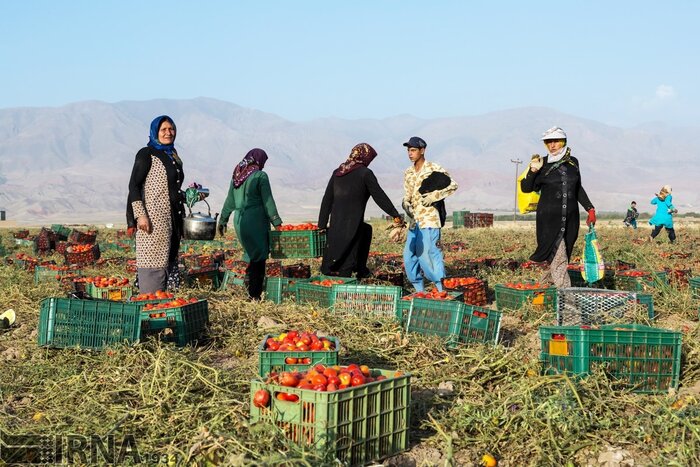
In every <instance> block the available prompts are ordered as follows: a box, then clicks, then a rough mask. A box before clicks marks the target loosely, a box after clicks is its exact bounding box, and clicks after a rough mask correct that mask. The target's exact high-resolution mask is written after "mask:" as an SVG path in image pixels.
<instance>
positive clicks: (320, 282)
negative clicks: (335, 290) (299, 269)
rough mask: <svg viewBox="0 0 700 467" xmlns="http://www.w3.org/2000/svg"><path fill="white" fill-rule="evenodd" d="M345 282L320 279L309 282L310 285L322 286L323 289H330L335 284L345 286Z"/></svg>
mask: <svg viewBox="0 0 700 467" xmlns="http://www.w3.org/2000/svg"><path fill="white" fill-rule="evenodd" d="M344 283H345V281H344V280H343V279H323V280H321V279H318V280H315V281H311V282H309V284H314V285H322V286H323V287H330V286H332V285H335V284H344Z"/></svg>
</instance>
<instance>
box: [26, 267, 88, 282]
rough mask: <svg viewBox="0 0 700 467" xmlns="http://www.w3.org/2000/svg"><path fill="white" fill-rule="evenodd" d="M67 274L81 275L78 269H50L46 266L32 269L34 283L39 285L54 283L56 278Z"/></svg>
mask: <svg viewBox="0 0 700 467" xmlns="http://www.w3.org/2000/svg"><path fill="white" fill-rule="evenodd" d="M67 274H75V275H76V276H79V275H81V274H82V272H81V271H80V269H69V270H63V269H51V268H49V267H47V266H41V265H36V266H35V267H34V283H35V284H39V283H41V282H56V276H61V277H63V276H65V275H67Z"/></svg>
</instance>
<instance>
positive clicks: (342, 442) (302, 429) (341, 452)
mask: <svg viewBox="0 0 700 467" xmlns="http://www.w3.org/2000/svg"><path fill="white" fill-rule="evenodd" d="M371 374H372V375H373V376H377V375H382V376H384V377H386V379H384V380H381V381H375V382H372V383H367V384H363V385H361V386H356V387H349V388H346V389H341V390H338V391H330V392H320V391H314V390H311V389H298V388H294V387H286V386H279V385H276V384H266V383H265V382H263V381H260V380H254V381H251V384H250V421H251V424H253V423H257V422H266V423H270V424H273V425H275V426H277V427H278V428H279V429H280V432H282V433H285V435H286V436H287V438H288V439H289V440H290V441H291V442H293V443H294V444H297V445H299V446H302V447H305V448H310V449H315V450H319V452H329V451H330V453H331V454H332V455H333V456H334V457H335V458H336V459H338V461H339V462H340V463H341V464H342V465H348V466H359V465H367V464H370V463H375V462H376V461H379V460H381V459H384V458H386V457H390V456H394V455H396V454H398V453H399V452H401V451H405V450H406V449H408V432H409V423H410V407H411V380H410V375H409V374H403V375H400V376H397V375H396V373H395V372H394V371H389V370H376V369H375V370H371ZM260 389H265V390H267V391H268V392H269V393H270V404H269V406H268V407H256V406H255V404H254V403H253V397H254V395H255V393H256V392H257V391H258V390H260ZM280 393H284V394H288V395H293V396H296V397H297V398H298V400H297V401H296V402H290V401H288V400H287V401H285V400H279V399H278V398H277V397H276V396H277V394H280Z"/></svg>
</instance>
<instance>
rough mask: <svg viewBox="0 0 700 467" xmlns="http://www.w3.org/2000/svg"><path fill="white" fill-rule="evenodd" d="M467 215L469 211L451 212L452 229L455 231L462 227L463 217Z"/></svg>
mask: <svg viewBox="0 0 700 467" xmlns="http://www.w3.org/2000/svg"><path fill="white" fill-rule="evenodd" d="M468 213H469V211H453V212H452V228H453V229H457V228H459V227H464V216H465V215H466V214H468Z"/></svg>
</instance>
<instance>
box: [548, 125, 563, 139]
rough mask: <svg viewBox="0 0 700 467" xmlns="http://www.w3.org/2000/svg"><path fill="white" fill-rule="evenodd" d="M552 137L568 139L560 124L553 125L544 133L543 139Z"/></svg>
mask: <svg viewBox="0 0 700 467" xmlns="http://www.w3.org/2000/svg"><path fill="white" fill-rule="evenodd" d="M550 139H566V133H565V132H564V130H562V129H561V128H559V127H558V126H553V127H552V128H550V129H549V130H547V131H545V132H544V133H542V141H547V140H550Z"/></svg>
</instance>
